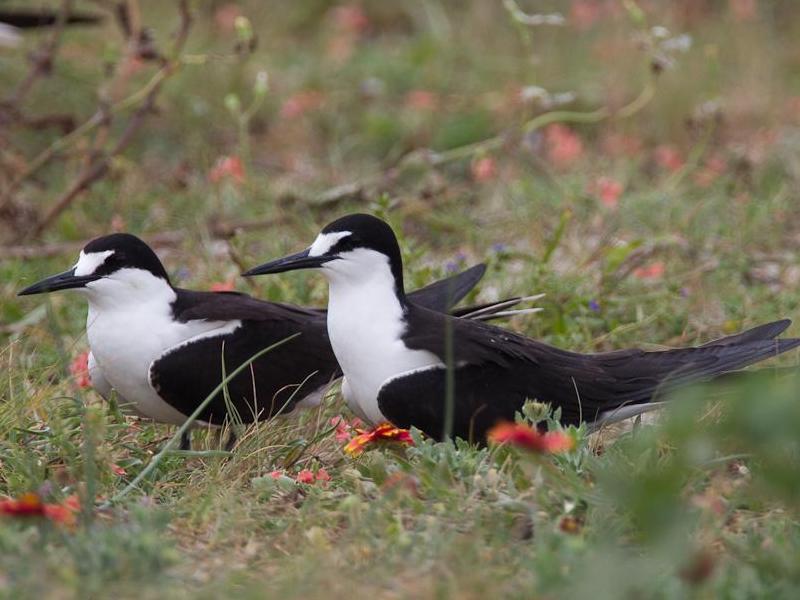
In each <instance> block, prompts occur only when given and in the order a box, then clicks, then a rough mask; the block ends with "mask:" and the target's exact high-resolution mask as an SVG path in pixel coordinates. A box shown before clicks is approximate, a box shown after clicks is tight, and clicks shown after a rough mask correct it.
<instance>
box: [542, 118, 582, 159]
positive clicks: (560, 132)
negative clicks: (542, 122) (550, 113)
mask: <svg viewBox="0 0 800 600" xmlns="http://www.w3.org/2000/svg"><path fill="white" fill-rule="evenodd" d="M544 138H545V141H546V142H547V158H548V159H549V160H550V162H552V163H553V164H554V165H556V166H558V167H566V166H568V165H570V164H572V163H573V162H575V161H576V160H578V159H579V158H580V157H581V155H582V154H583V142H581V138H579V137H578V134H577V133H575V132H574V131H572V130H571V129H570V128H569V127H567V126H566V125H561V124H560V123H554V124H553V125H550V126H548V127H547V129H545V131H544Z"/></svg>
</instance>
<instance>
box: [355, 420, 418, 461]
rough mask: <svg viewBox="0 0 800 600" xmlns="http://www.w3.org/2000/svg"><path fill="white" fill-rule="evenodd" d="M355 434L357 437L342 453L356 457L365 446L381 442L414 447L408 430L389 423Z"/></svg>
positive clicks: (361, 430)
mask: <svg viewBox="0 0 800 600" xmlns="http://www.w3.org/2000/svg"><path fill="white" fill-rule="evenodd" d="M356 432H357V433H358V435H356V436H355V437H354V438H353V439H351V440H350V441H349V442H348V443H347V445H346V446H345V447H344V451H345V452H346V453H347V454H349V455H350V456H358V455H359V454H361V453H362V452H363V451H364V449H365V447H366V446H367V445H369V444H373V443H375V442H377V441H381V440H385V441H392V442H400V443H401V444H409V445H411V446H413V445H414V440H413V439H412V438H411V433H409V431H408V429H400V428H398V427H395V426H394V425H392V424H391V423H381V424H380V425H376V426H375V427H374V428H373V429H371V430H369V431H366V430H364V429H356Z"/></svg>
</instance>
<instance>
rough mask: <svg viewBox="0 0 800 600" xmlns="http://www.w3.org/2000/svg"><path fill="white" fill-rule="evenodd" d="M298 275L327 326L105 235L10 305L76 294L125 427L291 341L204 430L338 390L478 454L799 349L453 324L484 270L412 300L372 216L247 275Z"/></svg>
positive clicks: (221, 405)
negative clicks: (319, 277) (311, 276)
mask: <svg viewBox="0 0 800 600" xmlns="http://www.w3.org/2000/svg"><path fill="white" fill-rule="evenodd" d="M297 269H319V270H320V271H321V272H322V273H323V275H325V277H326V278H327V280H328V283H329V300H328V308H327V311H325V310H320V309H313V308H304V307H298V306H293V305H289V304H281V303H274V302H265V301H261V300H257V299H255V298H252V297H250V296H247V295H245V294H240V293H235V292H199V291H190V290H185V289H180V288H176V287H173V286H172V284H171V283H170V280H169V277H168V275H167V272H166V270H165V269H164V267H163V265H162V264H161V262H160V261H159V259H158V257H157V256H156V255H155V253H154V252H153V251H152V250H151V249H150V248H149V247H148V246H147V245H146V244H145V243H144V242H142V241H141V240H139V239H138V238H137V237H135V236H132V235H129V234H112V235H108V236H105V237H101V238H98V239H96V240H94V241H92V242H90V243H89V244H87V245H86V246H85V247H84V249H83V250H82V251H81V253H80V257H79V259H78V262H77V263H76V264H75V266H74V267H73V268H72V269H70V270H68V271H66V272H64V273H61V274H58V275H54V276H52V277H49V278H47V279H44V280H42V281H40V282H38V283H36V284H34V285H32V286H30V287H28V288H25V289H24V290H22V291H21V292H20V295H28V294H38V293H43V292H51V291H56V290H63V289H77V290H80V291H82V292H83V293H84V295H85V296H86V298H87V299H88V302H89V312H88V316H87V324H86V329H87V336H88V341H89V345H90V348H91V353H90V357H89V358H90V361H89V372H90V378H91V382H92V385H93V387H94V388H95V389H96V390H97V391H98V392H99V393H100V394H101V395H103V396H104V397H108V396H109V395H110V394H111V391H112V390H114V391H115V392H116V394H117V395H118V397H119V399H120V404H122V405H124V406H127V407H128V409H129V410H130V411H132V412H134V413H135V414H139V415H141V416H143V417H147V418H150V419H153V420H156V421H160V422H165V423H172V424H182V423H184V422H185V420H186V419H187V418H188V415H190V414H192V413H193V412H194V410H195V409H196V408H197V407H198V406H199V404H200V402H202V401H203V400H204V399H205V398H206V396H207V395H208V394H209V393H210V392H211V391H212V390H213V389H214V388H215V387H217V386H218V385H219V383H220V382H221V381H222V379H223V377H224V376H223V372H227V373H230V372H231V371H233V370H234V369H235V368H236V367H238V366H239V365H241V364H243V363H244V362H246V361H247V360H249V359H250V358H251V357H252V356H253V355H254V354H256V353H257V352H258V351H259V350H262V349H263V348H266V347H268V346H270V345H273V344H276V343H277V342H280V341H282V340H287V338H290V336H293V335H295V334H298V333H299V334H300V335H297V336H296V337H293V338H291V339H288V340H287V341H286V342H285V343H283V344H281V345H280V346H277V347H275V348H274V349H272V350H271V351H270V352H267V353H266V354H264V355H263V356H261V357H259V358H257V359H256V360H254V361H253V362H252V364H251V365H250V366H249V368H246V369H245V370H244V371H242V372H241V373H240V374H239V375H237V376H236V377H234V378H233V379H232V380H231V381H230V382H229V383H228V392H227V396H228V400H227V401H226V400H225V398H224V397H222V395H221V394H220V395H218V397H216V398H214V400H212V401H211V402H210V403H209V404H208V406H207V407H206V409H205V410H204V411H203V412H202V413H201V414H200V416H199V418H198V423H199V424H201V425H203V424H208V425H214V426H217V425H221V424H223V423H224V422H225V420H226V418H229V410H235V411H236V412H237V414H238V418H239V419H241V421H243V422H246V423H247V422H252V421H255V420H258V419H263V418H268V417H271V416H273V415H275V414H277V413H278V412H290V411H291V410H292V409H294V408H295V407H296V406H303V405H314V404H316V403H318V402H319V400H320V399H321V397H322V395H323V394H324V392H325V390H326V389H327V388H328V386H329V384H330V383H331V382H333V381H334V380H336V379H338V378H339V377H341V376H342V375H343V376H344V379H343V381H342V386H341V388H342V395H343V396H344V398H345V399H346V401H347V404H348V406H349V407H350V409H351V410H352V411H353V412H354V413H355V414H356V415H358V416H359V417H361V418H362V419H363V420H365V421H366V422H368V423H371V424H378V423H381V422H384V421H389V422H391V423H393V424H394V425H396V426H398V427H406V428H408V427H411V426H414V427H416V428H418V429H420V430H421V431H423V432H424V433H425V434H427V435H429V436H431V437H433V438H441V437H442V436H443V435H444V434H445V433H450V434H451V435H453V436H456V437H462V438H464V439H469V440H474V441H478V442H482V441H484V440H485V438H486V434H487V432H488V430H489V429H490V428H491V427H492V426H494V425H495V424H496V423H498V422H499V421H510V420H513V419H514V415H515V412H517V411H519V410H520V409H521V408H522V406H523V404H524V403H525V401H526V400H527V399H536V400H539V401H541V402H547V403H550V404H551V405H552V406H553V408H560V409H561V420H562V422H564V423H565V424H578V423H579V422H580V421H582V420H585V421H588V422H589V423H600V422H609V421H613V420H619V419H624V418H628V417H631V416H634V415H637V414H640V413H642V412H645V411H646V410H649V409H650V408H653V407H654V406H656V405H658V404H660V402H659V401H658V399H659V398H660V395H661V393H662V392H664V391H669V390H671V389H674V388H675V387H677V386H682V385H686V384H689V383H692V382H698V381H705V380H709V379H713V378H714V377H717V376H719V375H722V374H725V373H730V372H732V371H737V370H740V369H742V368H744V367H746V366H748V365H750V364H753V363H755V362H758V361H761V360H763V359H766V358H769V357H772V356H776V355H778V354H781V353H783V352H786V351H788V350H791V349H793V348H796V347H798V346H800V339H777V336H778V335H779V334H781V333H782V332H783V331H784V330H785V329H786V328H787V327H788V326H789V324H790V321H789V320H781V321H775V322H773V323H769V324H766V325H761V326H758V327H755V328H753V329H750V330H748V331H745V332H743V333H740V334H737V335H733V336H729V337H725V338H721V339H719V340H716V341H713V342H709V343H707V344H705V345H702V346H697V347H689V348H677V349H670V350H661V351H652V352H648V351H643V350H638V349H629V350H619V351H614V352H605V353H598V354H579V353H575V352H570V351H567V350H562V349H559V348H555V347H553V346H549V345H547V344H544V343H541V342H538V341H536V340H533V339H531V338H528V337H524V336H521V335H518V334H515V333H512V332H510V331H508V330H505V329H502V328H499V327H496V326H493V325H490V324H488V323H487V322H486V321H487V320H489V319H494V318H498V317H503V316H506V315H508V314H514V312H515V311H513V310H511V311H509V310H508V309H509V308H511V307H513V306H514V305H516V304H518V303H519V302H521V301H523V300H528V299H530V298H510V299H508V300H504V301H501V302H496V303H489V304H484V305H479V306H472V307H468V308H460V309H454V308H453V307H454V305H455V304H457V303H458V302H459V301H460V300H461V299H462V298H463V297H464V296H465V295H466V294H467V293H468V292H469V290H470V289H472V287H474V285H475V284H476V283H477V281H478V280H479V279H480V278H481V276H482V275H483V272H484V267H483V266H482V265H478V266H475V267H472V268H471V269H468V270H466V271H464V272H463V273H460V274H457V275H454V276H453V277H450V278H448V279H445V280H442V281H438V282H436V283H434V284H432V285H429V286H428V287H426V288H422V289H420V290H417V291H415V292H411V293H406V291H405V289H404V286H403V266H402V261H401V255H400V248H399V246H398V243H397V238H396V237H395V235H394V232H393V231H392V229H391V228H390V227H389V225H387V224H386V223H385V222H383V221H382V220H380V219H378V218H376V217H373V216H370V215H366V214H353V215H348V216H345V217H342V218H340V219H338V220H336V221H334V222H332V223H330V224H329V225H327V226H326V227H325V228H324V229H323V230H322V232H321V233H320V234H319V235H318V236H317V238H316V240H315V241H314V243H313V244H312V245H311V246H310V247H308V248H307V249H305V250H303V251H302V252H299V253H297V254H292V255H290V256H286V257H284V258H280V259H277V260H274V261H271V262H268V263H265V264H263V265H261V266H258V267H255V268H254V269H251V270H249V271H247V272H246V273H244V275H245V276H254V275H264V274H268V273H281V272H285V271H292V270H297ZM530 310H531V309H528V311H519V312H529V311H530ZM223 356H224V361H225V363H226V368H225V371H223V366H222V359H223ZM449 392H451V394H450V395H449V398H450V400H449V402H448V393H449ZM448 403H449V406H448ZM184 443H186V440H184Z"/></svg>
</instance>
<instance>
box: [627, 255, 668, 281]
mask: <svg viewBox="0 0 800 600" xmlns="http://www.w3.org/2000/svg"><path fill="white" fill-rule="evenodd" d="M633 275H634V277H638V278H639V279H650V280H653V279H661V278H662V277H663V276H664V263H663V262H661V261H660V260H659V261H656V262H653V263H650V264H649V265H647V266H644V267H639V268H637V269H634V271H633Z"/></svg>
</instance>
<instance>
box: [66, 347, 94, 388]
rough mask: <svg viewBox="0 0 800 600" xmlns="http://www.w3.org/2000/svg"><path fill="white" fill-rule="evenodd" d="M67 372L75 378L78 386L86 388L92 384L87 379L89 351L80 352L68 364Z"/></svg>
mask: <svg viewBox="0 0 800 600" xmlns="http://www.w3.org/2000/svg"><path fill="white" fill-rule="evenodd" d="M69 372H70V374H71V375H72V377H74V378H75V383H76V384H77V386H78V387H79V388H81V389H82V390H83V389H86V388H88V387H89V386H91V385H92V381H91V379H89V352H88V351H85V352H81V353H80V354H78V355H77V356H76V357H75V358H73V359H72V362H71V363H70V365H69Z"/></svg>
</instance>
